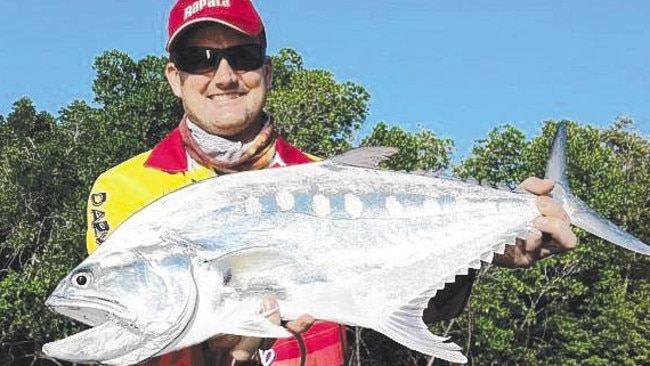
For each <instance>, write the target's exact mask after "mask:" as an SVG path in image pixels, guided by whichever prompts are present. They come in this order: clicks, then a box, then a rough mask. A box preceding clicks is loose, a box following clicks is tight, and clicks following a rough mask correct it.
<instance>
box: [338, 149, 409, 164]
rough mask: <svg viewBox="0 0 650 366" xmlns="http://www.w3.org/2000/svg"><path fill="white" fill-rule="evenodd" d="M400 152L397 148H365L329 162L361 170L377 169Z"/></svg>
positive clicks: (353, 150)
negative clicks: (380, 164)
mask: <svg viewBox="0 0 650 366" xmlns="http://www.w3.org/2000/svg"><path fill="white" fill-rule="evenodd" d="M398 151H399V149H398V148H396V147H388V146H364V147H358V148H356V149H352V150H350V151H347V152H345V153H343V154H341V155H337V156H333V157H331V158H329V159H327V161H331V162H334V163H338V164H345V165H353V166H357V167H360V168H373V169H374V168H377V167H378V166H379V163H381V162H382V161H384V160H387V159H388V158H390V157H391V156H393V155H395V154H397V152H398Z"/></svg>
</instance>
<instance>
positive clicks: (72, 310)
mask: <svg viewBox="0 0 650 366" xmlns="http://www.w3.org/2000/svg"><path fill="white" fill-rule="evenodd" d="M45 305H47V306H48V307H49V308H51V309H52V310H54V311H55V312H57V313H59V314H61V315H65V316H67V317H70V318H72V319H74V320H77V321H79V322H82V323H84V324H87V325H90V326H93V327H94V326H98V325H101V324H104V323H106V322H107V321H109V320H110V321H113V322H116V323H126V324H133V323H135V321H136V319H137V317H136V316H135V314H133V313H132V312H130V311H128V310H127V308H126V307H125V306H123V305H121V304H120V303H118V302H116V301H113V300H108V299H104V298H101V297H83V298H80V297H79V298H75V297H73V298H70V297H60V296H56V295H53V296H50V297H49V298H48V299H47V301H45Z"/></svg>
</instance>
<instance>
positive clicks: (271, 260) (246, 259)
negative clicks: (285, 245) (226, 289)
mask: <svg viewBox="0 0 650 366" xmlns="http://www.w3.org/2000/svg"><path fill="white" fill-rule="evenodd" d="M208 262H209V263H210V264H211V265H214V266H216V267H217V268H218V269H219V270H221V271H222V273H227V274H228V275H229V276H232V277H233V278H236V277H240V276H242V275H246V276H251V275H254V274H255V273H259V272H267V271H278V270H279V269H280V268H283V267H286V266H291V265H295V264H296V263H295V261H294V260H293V259H292V258H291V257H290V256H288V255H285V254H284V253H283V252H281V251H279V250H277V249H271V248H264V247H252V248H246V249H242V250H238V251H235V252H232V253H228V254H225V255H222V256H220V257H217V258H214V259H211V260H209V261H208Z"/></svg>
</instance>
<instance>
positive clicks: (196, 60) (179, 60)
mask: <svg viewBox="0 0 650 366" xmlns="http://www.w3.org/2000/svg"><path fill="white" fill-rule="evenodd" d="M219 58H220V57H219V55H218V54H217V53H216V52H214V50H211V49H209V48H203V47H190V48H184V49H181V50H179V51H177V52H176V55H175V60H174V63H175V64H176V66H177V67H178V68H179V69H180V70H182V71H185V72H190V73H203V72H208V71H210V70H211V69H213V68H214V67H216V66H217V65H218V62H219Z"/></svg>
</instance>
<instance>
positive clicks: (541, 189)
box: [519, 177, 555, 196]
mask: <svg viewBox="0 0 650 366" xmlns="http://www.w3.org/2000/svg"><path fill="white" fill-rule="evenodd" d="M553 186H555V181H554V180H553V179H539V178H537V177H530V178H527V179H526V180H525V181H523V182H521V184H520V185H519V188H522V189H525V190H527V191H528V192H530V193H534V194H536V195H538V196H539V195H544V194H549V193H551V191H552V190H553Z"/></svg>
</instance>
